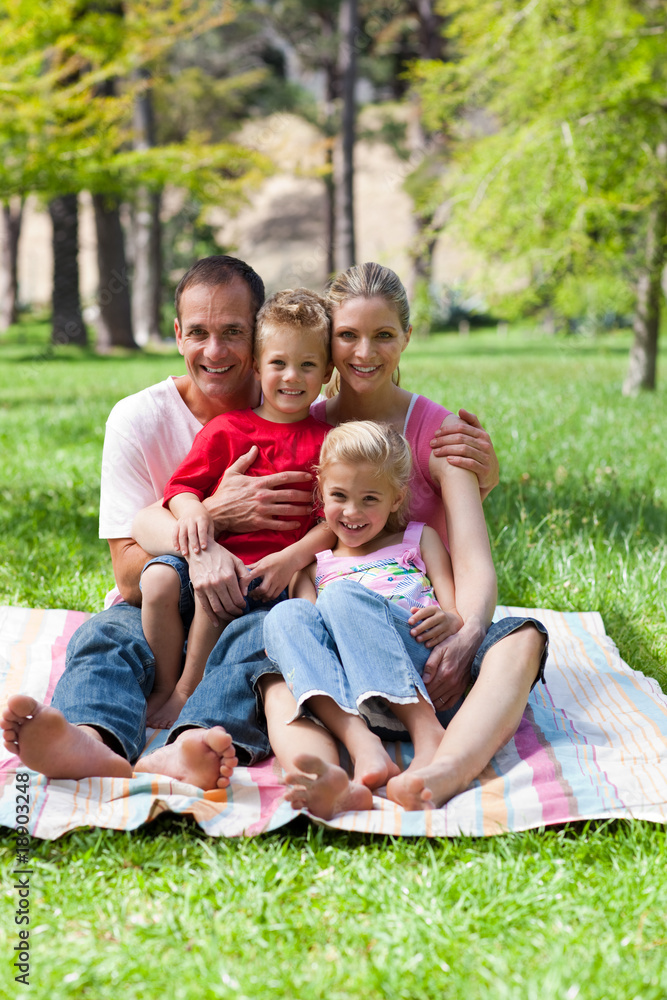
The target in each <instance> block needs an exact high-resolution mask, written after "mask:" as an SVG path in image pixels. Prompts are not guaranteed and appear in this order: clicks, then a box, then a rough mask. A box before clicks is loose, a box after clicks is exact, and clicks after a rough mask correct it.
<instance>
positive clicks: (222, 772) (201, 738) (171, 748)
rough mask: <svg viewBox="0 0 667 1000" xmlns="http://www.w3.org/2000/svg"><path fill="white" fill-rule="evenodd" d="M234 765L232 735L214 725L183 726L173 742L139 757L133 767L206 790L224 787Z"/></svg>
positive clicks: (235, 758)
mask: <svg viewBox="0 0 667 1000" xmlns="http://www.w3.org/2000/svg"><path fill="white" fill-rule="evenodd" d="M237 764H238V759H237V756H236V750H235V749H234V746H233V744H232V738H231V736H230V735H229V733H227V732H225V730H224V729H223V728H222V726H214V727H213V728H212V729H186V730H185V732H182V733H179V735H178V736H177V737H176V739H175V740H174V742H173V743H169V744H168V745H167V746H165V747H160V749H159V750H154V751H153V753H150V754H147V755H146V756H145V757H141V758H140V759H139V760H138V761H137V763H136V764H135V765H134V770H135V771H141V772H142V773H148V774H166V775H167V776H168V777H169V778H176V779H177V780H178V781H185V782H187V783H188V784H189V785H197V787H198V788H203V789H204V791H208V790H210V789H213V788H227V786H228V785H229V782H230V778H231V776H232V773H233V771H234V768H235V767H236V766H237Z"/></svg>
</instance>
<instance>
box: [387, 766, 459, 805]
mask: <svg viewBox="0 0 667 1000" xmlns="http://www.w3.org/2000/svg"><path fill="white" fill-rule="evenodd" d="M466 788H467V784H466V783H463V782H462V781H461V777H460V774H459V772H458V770H457V768H456V765H455V761H453V760H451V759H446V758H444V757H441V758H440V759H439V760H436V761H434V762H433V763H432V764H429V765H427V766H426V767H423V768H421V770H419V771H410V770H407V771H404V772H403V774H399V775H398V777H396V778H392V779H391V780H390V781H389V783H388V784H387V798H389V799H391V801H392V802H397V803H398V805H399V806H403V808H404V809H408V810H410V811H413V812H414V811H415V810H418V809H437V808H439V807H440V806H442V805H444V804H445V802H449V800H450V799H452V798H454V796H455V795H458V794H459V792H462V791H465V789H466Z"/></svg>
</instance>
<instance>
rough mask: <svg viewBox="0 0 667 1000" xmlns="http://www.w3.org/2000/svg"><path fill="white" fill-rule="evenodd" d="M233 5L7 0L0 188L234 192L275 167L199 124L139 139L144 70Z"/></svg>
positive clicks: (0, 15)
mask: <svg viewBox="0 0 667 1000" xmlns="http://www.w3.org/2000/svg"><path fill="white" fill-rule="evenodd" d="M235 16H236V7H235V6H234V5H232V4H231V3H229V2H219V3H204V2H198V0H168V2H164V0H134V2H132V3H128V4H126V5H123V4H121V3H120V2H117V0H62V2H60V3H58V4H57V5H56V4H35V3H34V2H32V0H4V2H3V3H2V5H1V6H0V31H2V36H3V47H2V52H1V53H0V74H1V75H2V80H3V85H2V94H3V97H2V103H1V104H0V197H7V196H8V195H9V194H11V193H14V192H27V191H41V192H45V193H58V192H63V191H79V190H84V189H87V190H91V191H96V192H106V193H110V194H112V193H121V192H125V191H126V189H127V186H128V185H136V184H143V185H146V186H148V187H153V188H157V187H160V186H161V185H162V184H164V183H165V181H166V180H169V181H171V182H175V183H179V184H181V185H183V186H185V187H187V188H188V189H189V190H190V191H191V192H193V193H194V194H195V195H197V196H198V197H200V198H202V200H211V199H218V200H219V199H221V198H224V199H225V200H227V201H229V200H232V201H233V200H234V199H236V198H238V195H239V193H240V191H241V188H242V186H243V185H244V184H246V183H247V182H248V181H252V180H253V179H256V178H258V177H259V176H260V175H261V174H262V173H264V172H266V171H267V170H268V169H269V164H268V163H267V162H266V160H265V159H263V158H262V157H261V156H260V155H258V154H256V153H253V152H251V151H248V150H245V149H243V148H241V147H238V146H233V145H231V144H229V143H207V142H206V137H205V136H203V135H202V134H200V133H197V132H190V133H188V134H187V135H186V136H184V137H183V139H182V141H180V142H173V143H168V144H166V145H164V146H162V147H159V148H158V147H156V148H153V149H149V150H133V149H132V148H131V140H132V117H133V108H134V103H135V99H136V97H137V94H138V93H140V92H141V90H142V89H143V88H145V87H148V86H151V84H152V79H154V77H153V78H151V77H147V76H146V75H141V74H139V73H138V72H137V70H139V69H140V68H142V67H152V66H154V65H155V64H157V63H158V62H159V61H160V60H161V59H164V57H165V55H166V54H167V53H168V52H169V51H170V50H171V49H172V48H173V46H174V45H176V44H177V43H178V42H179V41H180V40H182V39H183V38H187V37H193V36H195V35H198V34H202V33H204V32H206V31H209V30H211V29H212V28H214V27H216V26H219V25H223V24H227V23H229V22H230V21H232V20H233V19H234V17H235ZM112 83H113V84H114V85H111V84H112Z"/></svg>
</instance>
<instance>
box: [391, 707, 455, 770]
mask: <svg viewBox="0 0 667 1000" xmlns="http://www.w3.org/2000/svg"><path fill="white" fill-rule="evenodd" d="M444 735H445V730H444V729H443V727H442V726H441V725H440V723H439V722H438V721H437V720H436V719H434V725H433V726H429V727H427V728H425V729H423V730H422V731H421V732H419V734H417V735H416V736H415V738H414V742H413V746H414V750H415V752H414V757H413V758H412V760H411V761H410V763H409V765H408V766H407V768H406V769H405V771H404V772H403V774H414V773H415V772H416V771H417V772H421V771H422V770H423V768H425V767H428V766H429V764H431V763H432V762H433V758H434V757H435V753H436V751H437V749H438V747H439V746H440V742H441V740H442V737H443V736H444ZM396 773H400V772H398V771H397V772H396Z"/></svg>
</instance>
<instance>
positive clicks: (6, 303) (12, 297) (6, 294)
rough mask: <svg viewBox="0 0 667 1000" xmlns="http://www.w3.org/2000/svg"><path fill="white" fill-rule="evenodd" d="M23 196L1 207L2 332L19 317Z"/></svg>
mask: <svg viewBox="0 0 667 1000" xmlns="http://www.w3.org/2000/svg"><path fill="white" fill-rule="evenodd" d="M23 201H24V199H23V198H22V197H21V195H14V196H13V197H12V198H8V199H7V200H6V201H3V202H2V204H1V205H0V330H6V329H7V327H8V326H11V324H12V323H15V322H16V319H17V315H18V309H17V306H18V288H17V275H18V246H19V235H20V233H21V220H22V218H23Z"/></svg>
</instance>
